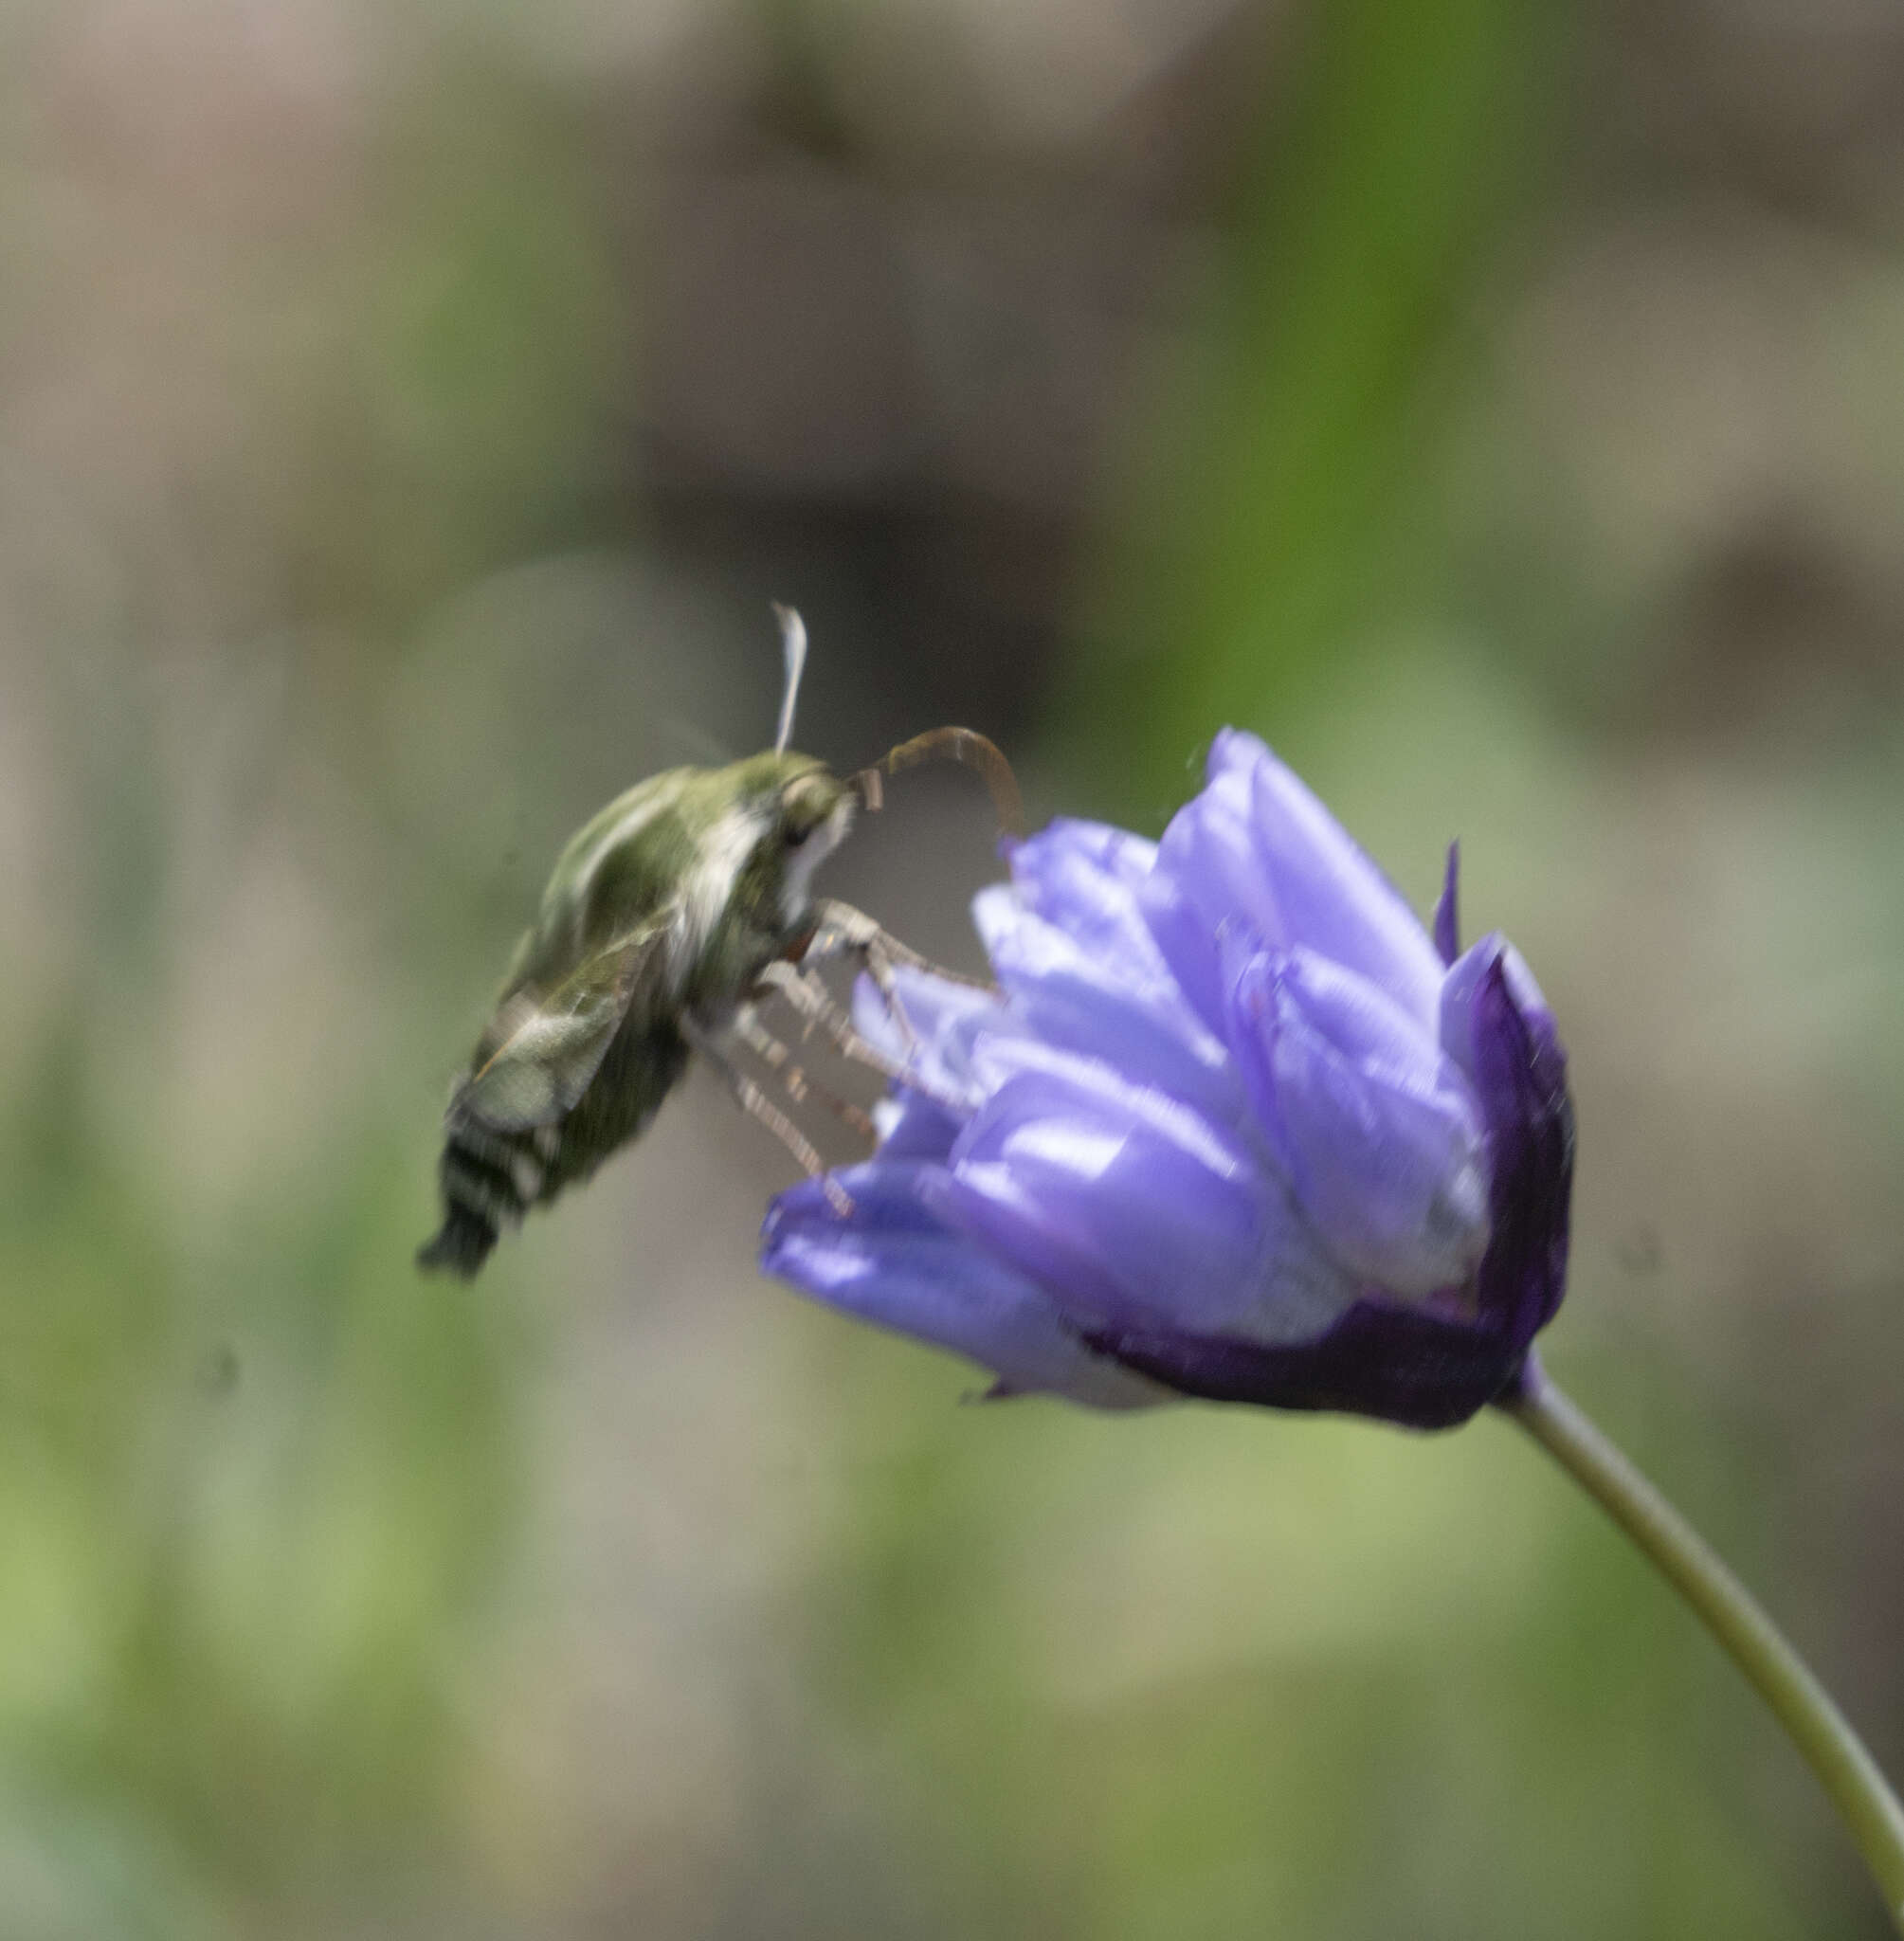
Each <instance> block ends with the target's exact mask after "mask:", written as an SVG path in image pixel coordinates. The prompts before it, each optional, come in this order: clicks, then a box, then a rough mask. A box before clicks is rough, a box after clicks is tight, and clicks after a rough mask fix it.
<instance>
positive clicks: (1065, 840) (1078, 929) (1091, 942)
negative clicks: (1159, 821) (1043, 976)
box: [1008, 816, 1163, 976]
mask: <svg viewBox="0 0 1904 1941" xmlns="http://www.w3.org/2000/svg"><path fill="white" fill-rule="evenodd" d="M1008 859H1009V862H1010V864H1011V880H1012V886H1013V888H1014V889H1016V890H1017V892H1018V895H1019V898H1020V900H1021V901H1022V902H1023V904H1024V905H1025V908H1026V909H1027V910H1029V911H1030V912H1031V913H1032V914H1033V915H1034V916H1042V917H1043V919H1044V920H1045V921H1046V922H1047V923H1054V924H1056V925H1057V926H1058V927H1059V928H1060V929H1061V930H1062V931H1064V932H1066V933H1067V934H1069V935H1071V936H1073V937H1075V938H1076V939H1077V940H1078V942H1079V944H1081V945H1083V946H1084V947H1085V948H1086V949H1087V950H1090V951H1092V952H1096V953H1097V955H1098V956H1100V957H1102V958H1104V959H1105V960H1106V961H1107V962H1109V963H1114V964H1116V965H1118V966H1119V967H1123V968H1128V970H1129V971H1130V973H1131V974H1132V975H1133V976H1142V975H1146V974H1151V975H1154V974H1157V973H1160V972H1161V971H1162V969H1163V966H1162V964H1161V963H1160V961H1159V959H1158V956H1157V948H1156V945H1155V944H1154V943H1153V942H1152V941H1151V934H1150V931H1149V928H1148V927H1147V926H1146V924H1145V922H1144V918H1143V913H1142V912H1141V911H1140V910H1139V909H1138V907H1137V886H1138V885H1139V884H1140V883H1141V882H1142V881H1143V880H1144V879H1145V878H1146V877H1148V876H1149V875H1150V873H1151V869H1152V867H1153V866H1154V865H1155V862H1156V860H1157V845H1156V844H1154V843H1147V842H1145V841H1144V839H1143V838H1142V837H1141V836H1133V835H1132V834H1130V833H1129V832H1128V831H1127V830H1124V829H1118V828H1113V827H1112V826H1111V825H1109V824H1108V823H1091V822H1078V821H1074V820H1071V819H1069V818H1067V817H1062V816H1061V817H1060V818H1059V819H1058V821H1056V822H1054V823H1053V824H1052V825H1050V827H1048V828H1046V829H1043V830H1041V831H1040V833H1039V834H1037V835H1035V836H1032V837H1029V838H1027V839H1026V840H1025V842H1022V843H1016V844H1012V845H1011V847H1010V849H1009V851H1008Z"/></svg>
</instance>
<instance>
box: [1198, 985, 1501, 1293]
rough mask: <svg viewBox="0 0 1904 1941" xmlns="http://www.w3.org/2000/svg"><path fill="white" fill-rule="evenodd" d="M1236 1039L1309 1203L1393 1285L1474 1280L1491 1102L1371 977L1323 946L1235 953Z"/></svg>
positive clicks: (1421, 1289)
mask: <svg viewBox="0 0 1904 1941" xmlns="http://www.w3.org/2000/svg"><path fill="white" fill-rule="evenodd" d="M1229 1007H1230V1043H1231V1044H1232V1045H1233V1046H1234V1047H1235V1050H1236V1053H1237V1060H1238V1064H1239V1066H1240V1068H1241V1070H1242V1079H1243V1083H1244V1086H1245V1087H1246V1088H1247V1090H1248V1092H1249V1095H1250V1098H1251V1102H1252V1103H1253V1104H1254V1106H1255V1107H1256V1111H1257V1114H1258V1116H1259V1117H1260V1119H1261V1121H1262V1123H1263V1125H1264V1126H1265V1127H1266V1128H1267V1130H1268V1132H1269V1134H1270V1137H1271V1141H1272V1144H1273V1145H1274V1147H1275V1149H1276V1151H1277V1152H1278V1156H1279V1157H1280V1158H1281V1160H1282V1162H1283V1164H1284V1166H1285V1167H1286V1168H1287V1170H1288V1171H1289V1175H1290V1178H1291V1179H1292V1181H1293V1182H1294V1184H1295V1187H1296V1191H1297V1199H1298V1201H1299V1202H1300V1203H1301V1206H1302V1208H1303V1210H1304V1212H1306V1213H1307V1214H1308V1215H1309V1217H1310V1219H1311V1220H1312V1221H1314V1222H1315V1227H1316V1230H1317V1231H1318V1232H1319V1233H1320V1234H1321V1235H1322V1237H1323V1239H1324V1241H1325V1242H1326V1243H1328V1245H1329V1248H1330V1250H1331V1252H1332V1253H1333V1254H1334V1255H1335V1257H1336V1258H1337V1259H1338V1260H1340V1261H1342V1262H1343V1263H1344V1264H1345V1265H1346V1266H1348V1267H1349V1268H1351V1270H1352V1271H1353V1272H1355V1273H1356V1274H1358V1275H1363V1276H1366V1277H1367V1278H1368V1279H1370V1280H1372V1281H1373V1282H1374V1283H1375V1284H1376V1285H1377V1286H1378V1287H1380V1288H1382V1289H1384V1290H1385V1291H1386V1292H1388V1293H1391V1294H1397V1295H1402V1296H1422V1295H1427V1294H1431V1293H1433V1292H1435V1290H1437V1289H1438V1288H1458V1287H1463V1286H1465V1285H1466V1283H1467V1282H1468V1281H1469V1280H1470V1279H1472V1278H1473V1275H1474V1271H1475V1269H1476V1268H1477V1267H1478V1265H1479V1264H1480V1261H1481V1257H1482V1255H1483V1254H1484V1253H1485V1252H1486V1251H1487V1244H1488V1168H1487V1152H1486V1145H1485V1141H1484V1139H1483V1136H1482V1131H1481V1124H1480V1113H1479V1107H1478V1103H1477V1101H1476V1099H1475V1097H1474V1095H1473V1093H1472V1091H1471V1090H1470V1088H1469V1086H1468V1083H1467V1081H1466V1080H1465V1079H1463V1078H1462V1076H1461V1074H1460V1072H1459V1071H1458V1070H1457V1069H1456V1068H1455V1065H1454V1064H1453V1062H1452V1061H1450V1060H1449V1059H1447V1058H1445V1057H1444V1056H1443V1055H1442V1051H1441V1049H1440V1047H1439V1046H1438V1045H1437V1044H1436V1043H1435V1042H1434V1041H1433V1040H1432V1039H1431V1038H1429V1037H1428V1036H1427V1034H1426V1033H1425V1032H1424V1031H1423V1030H1422V1029H1421V1028H1420V1027H1419V1026H1418V1025H1416V1023H1415V1021H1414V1020H1413V1019H1412V1018H1411V1017H1409V1016H1408V1015H1407V1013H1405V1011H1403V1010H1402V1009H1401V1007H1399V1006H1397V1005H1395V1004H1394V1003H1393V1002H1392V1001H1391V1000H1390V999H1389V998H1388V997H1387V994H1386V993H1384V992H1383V991H1381V990H1378V989H1376V988H1375V986H1374V985H1372V984H1370V983H1369V980H1368V979H1367V978H1365V977H1359V976H1357V975H1356V974H1355V973H1354V972H1353V971H1348V970H1345V969H1344V968H1343V967H1342V966H1341V965H1339V964H1334V963H1331V962H1330V961H1328V960H1327V959H1326V958H1323V957H1319V956H1317V955H1316V954H1315V952H1312V951H1306V950H1296V951H1288V952H1267V951H1258V952H1252V953H1249V954H1247V955H1242V956H1241V957H1240V961H1235V962H1234V963H1233V966H1232V969H1231V972H1230V978H1229Z"/></svg>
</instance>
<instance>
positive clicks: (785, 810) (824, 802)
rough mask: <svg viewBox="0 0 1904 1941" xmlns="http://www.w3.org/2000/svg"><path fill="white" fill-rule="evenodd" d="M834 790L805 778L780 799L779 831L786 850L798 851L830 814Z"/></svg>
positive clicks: (815, 777)
mask: <svg viewBox="0 0 1904 1941" xmlns="http://www.w3.org/2000/svg"><path fill="white" fill-rule="evenodd" d="M837 792H838V790H837V787H836V786H829V785H828V783H827V782H825V780H824V779H823V778H822V777H820V776H818V775H806V776H802V777H801V779H800V780H799V781H797V782H795V783H793V784H792V785H791V786H790V787H789V789H787V791H786V793H785V794H783V795H782V796H781V798H780V827H781V833H782V836H783V839H784V840H785V842H786V844H787V845H788V847H789V848H797V847H798V846H799V845H800V844H802V843H804V842H806V840H807V837H808V836H810V835H811V834H812V833H813V831H814V830H815V829H817V828H818V827H819V826H820V825H821V824H822V823H824V822H825V820H826V818H827V816H828V815H830V814H831V813H832V810H833V803H834V799H835V796H836V795H837Z"/></svg>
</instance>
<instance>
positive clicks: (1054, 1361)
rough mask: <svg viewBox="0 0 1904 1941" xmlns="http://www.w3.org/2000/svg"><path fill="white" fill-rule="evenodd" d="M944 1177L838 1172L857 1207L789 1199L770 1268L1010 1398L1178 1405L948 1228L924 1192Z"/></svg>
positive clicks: (774, 1218) (778, 1221)
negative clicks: (945, 1352)
mask: <svg viewBox="0 0 1904 1941" xmlns="http://www.w3.org/2000/svg"><path fill="white" fill-rule="evenodd" d="M935 1170H936V1169H933V1168H928V1167H919V1166H901V1165H894V1164H888V1163H886V1162H884V1161H880V1162H876V1163H875V1164H873V1165H870V1166H858V1167H853V1168H850V1169H849V1170H846V1171H844V1172H843V1173H841V1174H839V1175H838V1177H839V1181H840V1184H841V1186H842V1187H843V1188H844V1189H845V1191H846V1192H847V1194H848V1195H849V1196H850V1197H851V1200H852V1212H851V1213H850V1214H849V1215H846V1216H844V1217H843V1216H842V1215H841V1214H840V1213H839V1212H838V1211H837V1210H836V1209H835V1207H834V1206H833V1205H832V1203H831V1202H830V1201H829V1200H828V1199H827V1197H826V1193H825V1188H823V1187H822V1186H821V1184H820V1183H819V1182H818V1181H808V1182H807V1184H806V1185H805V1186H801V1187H796V1188H794V1189H793V1190H792V1191H791V1192H789V1193H783V1194H782V1195H781V1196H780V1198H779V1199H778V1200H777V1201H775V1203H774V1205H773V1207H772V1210H771V1212H770V1213H769V1215H768V1218H767V1224H766V1227H765V1229H764V1231H763V1234H762V1243H761V1264H762V1265H763V1266H764V1267H765V1268H766V1269H767V1271H768V1272H769V1273H771V1274H777V1275H778V1276H780V1278H781V1279H784V1280H789V1281H790V1282H791V1283H792V1284H793V1285H794V1286H795V1287H798V1288H800V1289H802V1290H803V1291H804V1292H805V1293H807V1294H809V1295H812V1296H814V1297H816V1298H818V1299H820V1300H823V1301H825V1302H827V1303H828V1304H829V1305H830V1306H833V1307H836V1308H840V1309H842V1310H843V1311H844V1312H845V1313H847V1314H851V1315H858V1316H859V1317H860V1318H861V1320H866V1321H872V1322H875V1323H877V1324H878V1325H879V1326H880V1327H882V1328H890V1329H892V1330H893V1331H894V1332H895V1333H900V1334H910V1335H913V1336H916V1338H917V1339H919V1340H921V1341H928V1342H931V1343H933V1344H934V1346H935V1347H939V1348H949V1349H951V1350H952V1351H953V1352H954V1353H958V1354H963V1355H966V1356H968V1357H969V1358H970V1359H971V1360H972V1361H975V1362H977V1363H979V1364H980V1365H981V1366H982V1367H985V1368H988V1369H989V1370H992V1371H993V1372H994V1373H995V1374H996V1375H997V1376H998V1377H999V1379H1000V1381H1001V1383H1002V1384H1003V1385H1004V1387H1005V1388H1007V1389H1010V1390H1014V1391H1017V1390H1038V1391H1048V1392H1051V1393H1056V1394H1061V1395H1067V1396H1069V1397H1070V1398H1071V1399H1072V1400H1073V1401H1074V1402H1082V1403H1088V1404H1090V1405H1091V1406H1095V1407H1098V1408H1134V1407H1141V1406H1145V1405H1146V1404H1149V1403H1153V1402H1159V1401H1165V1400H1168V1399H1169V1398H1168V1395H1167V1394H1166V1393H1165V1391H1163V1390H1161V1389H1159V1388H1156V1387H1154V1386H1153V1385H1152V1384H1151V1383H1150V1382H1148V1381H1146V1380H1144V1379H1143V1378H1142V1377H1141V1376H1139V1375H1135V1374H1132V1373H1130V1372H1129V1371H1128V1370H1124V1369H1123V1368H1120V1367H1119V1366H1118V1365H1117V1364H1116V1363H1115V1362H1114V1361H1110V1360H1108V1359H1106V1358H1105V1357H1103V1356H1101V1355H1098V1354H1094V1353H1093V1352H1091V1351H1089V1350H1088V1349H1086V1348H1085V1347H1084V1346H1083V1344H1082V1343H1081V1342H1080V1341H1079V1338H1078V1336H1077V1335H1076V1334H1075V1333H1072V1332H1071V1331H1070V1330H1069V1329H1068V1328H1066V1327H1065V1325H1064V1324H1063V1322H1062V1321H1061V1318H1060V1316H1059V1314H1058V1311H1057V1309H1056V1308H1055V1307H1054V1306H1053V1305H1052V1303H1051V1302H1050V1301H1049V1300H1048V1299H1047V1298H1046V1297H1045V1296H1044V1295H1043V1293H1042V1292H1041V1291H1040V1289H1039V1288H1038V1287H1037V1285H1036V1284H1035V1283H1034V1282H1032V1281H1030V1280H1028V1279H1025V1277H1024V1276H1023V1275H1021V1274H1017V1273H1014V1272H1013V1271H1012V1269H1011V1268H1010V1267H1009V1266H1007V1265H1006V1263H1005V1262H1004V1261H1000V1260H997V1259H995V1258H993V1257H992V1256H990V1255H988V1254H986V1253H985V1252H983V1251H982V1250H980V1249H979V1248H976V1247H974V1246H973V1245H972V1244H971V1243H970V1241H969V1240H967V1239H966V1238H965V1237H964V1236H963V1235H959V1234H954V1233H952V1232H951V1231H950V1230H949V1229H948V1228H947V1227H945V1226H944V1225H943V1224H941V1223H940V1222H939V1221H938V1220H937V1219H936V1218H935V1217H934V1215H933V1213H932V1212H931V1211H930V1209H929V1208H928V1206H927V1205H926V1202H925V1198H924V1196H923V1194H922V1191H921V1188H922V1184H923V1183H924V1182H925V1181H926V1180H927V1179H928V1178H929V1177H930V1176H931V1175H932V1173H933V1172H934V1171H935Z"/></svg>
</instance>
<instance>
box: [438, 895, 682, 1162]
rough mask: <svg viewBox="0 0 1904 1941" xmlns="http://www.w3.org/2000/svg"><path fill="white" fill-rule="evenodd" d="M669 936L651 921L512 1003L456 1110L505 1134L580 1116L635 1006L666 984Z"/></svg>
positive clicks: (506, 1004)
mask: <svg viewBox="0 0 1904 1941" xmlns="http://www.w3.org/2000/svg"><path fill="white" fill-rule="evenodd" d="M666 935H667V926H666V922H665V919H664V918H663V917H660V916H656V917H651V918H650V919H648V920H647V921H646V922H644V923H643V924H641V925H639V926H638V927H637V928H635V929H634V930H632V931H630V932H628V934H626V935H625V936H620V937H617V938H616V939H615V941H614V942H613V943H611V944H609V945H607V947H606V948H605V949H603V950H600V951H598V952H596V953H595V954H594V955H593V956H592V957H589V958H587V959H585V961H584V962H583V964H582V966H581V968H580V969H579V970H577V971H574V972H573V973H572V974H571V976H570V977H568V978H567V979H565V980H564V981H563V982H562V983H561V984H559V985H557V986H556V987H555V989H553V991H551V992H549V993H548V994H547V995H546V996H544V995H542V994H540V993H538V992H536V991H535V990H533V989H526V990H520V991H516V992H514V993H512V994H511V995H510V996H509V997H507V998H505V999H504V1000H503V1002H502V1006H501V1008H500V1009H499V1011H498V1012H497V1014H496V1017H495V1019H494V1021H493V1022H492V1023H491V1025H490V1027H489V1029H488V1030H487V1031H486V1032H484V1034H483V1046H484V1049H483V1050H482V1051H481V1053H480V1054H479V1057H478V1060H477V1062H476V1065H475V1068H474V1069H473V1070H472V1071H471V1073H470V1075H469V1080H468V1082H467V1083H466V1084H465V1085H464V1086H463V1087H462V1090H461V1091H460V1092H459V1093H458V1094H457V1097H456V1100H455V1103H454V1105H453V1107H452V1110H453V1111H455V1112H458V1113H468V1114H470V1115H472V1116H475V1117H476V1118H478V1119H480V1120H481V1122H482V1123H483V1124H484V1125H486V1126H489V1127H490V1128H492V1129H493V1130H494V1131H496V1132H499V1133H519V1132H526V1131H528V1130H529V1128H530V1127H532V1126H545V1125H550V1124H553V1122H554V1121H555V1120H557V1119H559V1118H561V1117H563V1116H565V1115H567V1114H568V1113H570V1112H572V1111H573V1110H574V1108H575V1106H576V1104H577V1103H578V1101H579V1100H580V1099H581V1097H582V1095H583V1093H585V1092H586V1091H587V1090H588V1089H589V1083H590V1081H591V1080H592V1079H593V1078H594V1076H595V1074H596V1072H597V1071H599V1070H600V1069H601V1064H602V1061H603V1059H604V1058H606V1057H607V1051H608V1046H609V1045H610V1044H611V1043H613V1042H614V1037H615V1033H616V1032H617V1031H619V1030H620V1029H621V1027H622V1021H623V1020H624V1019H625V1018H626V1016H627V1015H628V1008H629V1007H630V1006H631V1005H632V1004H633V1003H634V1002H635V1000H636V999H637V997H638V996H640V995H641V994H642V993H643V992H644V990H652V989H653V988H654V985H655V984H656V982H657V981H658V979H659V976H660V973H661V969H662V949H663V946H664V944H665V942H666ZM491 1047H493V1048H491Z"/></svg>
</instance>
